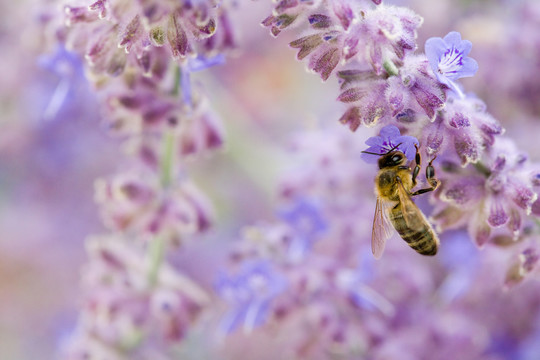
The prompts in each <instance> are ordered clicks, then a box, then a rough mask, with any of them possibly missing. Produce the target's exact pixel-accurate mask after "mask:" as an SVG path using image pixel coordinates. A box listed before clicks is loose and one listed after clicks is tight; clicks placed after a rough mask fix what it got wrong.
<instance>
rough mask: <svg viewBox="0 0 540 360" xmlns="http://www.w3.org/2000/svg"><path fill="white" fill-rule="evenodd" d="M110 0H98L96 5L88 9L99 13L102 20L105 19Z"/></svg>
mask: <svg viewBox="0 0 540 360" xmlns="http://www.w3.org/2000/svg"><path fill="white" fill-rule="evenodd" d="M108 6H109V4H108V0H97V1H96V2H95V3H93V4H91V5H89V6H88V9H90V10H92V11H97V12H98V16H99V18H100V19H105V18H106V17H107V14H108V9H107V8H108Z"/></svg>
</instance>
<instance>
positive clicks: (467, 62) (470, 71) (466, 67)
mask: <svg viewBox="0 0 540 360" xmlns="http://www.w3.org/2000/svg"><path fill="white" fill-rule="evenodd" d="M477 71H478V63H477V62H476V60H474V59H472V58H470V57H468V58H464V59H463V66H462V68H461V69H460V70H459V73H458V74H459V77H460V78H462V77H471V76H474V74H476V72H477Z"/></svg>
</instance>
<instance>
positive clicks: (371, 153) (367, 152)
mask: <svg viewBox="0 0 540 360" xmlns="http://www.w3.org/2000/svg"><path fill="white" fill-rule="evenodd" d="M362 153H364V154H370V155H377V156H381V155H385V154H377V153H373V152H369V151H362Z"/></svg>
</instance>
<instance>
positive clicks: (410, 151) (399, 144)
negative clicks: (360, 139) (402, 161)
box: [361, 125, 419, 164]
mask: <svg viewBox="0 0 540 360" xmlns="http://www.w3.org/2000/svg"><path fill="white" fill-rule="evenodd" d="M415 144H416V145H419V143H418V140H417V139H416V138H415V137H413V136H406V135H405V136H402V135H401V133H400V132H399V129H398V128H397V127H396V126H394V125H386V126H385V127H383V128H382V129H381V132H380V135H379V136H373V137H370V138H369V139H367V141H366V145H369V147H368V148H367V149H366V150H365V151H366V152H365V153H362V155H361V157H362V160H364V161H365V162H367V163H370V164H375V163H377V161H378V159H379V158H378V157H377V156H375V155H373V154H368V153H376V154H381V155H382V154H385V153H387V152H389V151H390V150H392V149H394V150H398V151H401V152H403V153H404V154H405V156H406V157H407V159H409V160H412V159H413V158H414V155H415V153H416V149H415V147H414V145H415Z"/></svg>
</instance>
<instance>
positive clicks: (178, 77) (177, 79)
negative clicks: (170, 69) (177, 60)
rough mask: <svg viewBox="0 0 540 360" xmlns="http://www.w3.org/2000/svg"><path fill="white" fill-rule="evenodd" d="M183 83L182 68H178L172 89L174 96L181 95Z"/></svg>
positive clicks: (175, 71)
mask: <svg viewBox="0 0 540 360" xmlns="http://www.w3.org/2000/svg"><path fill="white" fill-rule="evenodd" d="M181 82H182V70H181V69H180V66H178V65H177V66H176V68H175V69H174V86H173V89H172V92H171V93H172V95H173V96H178V94H180V84H181Z"/></svg>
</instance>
